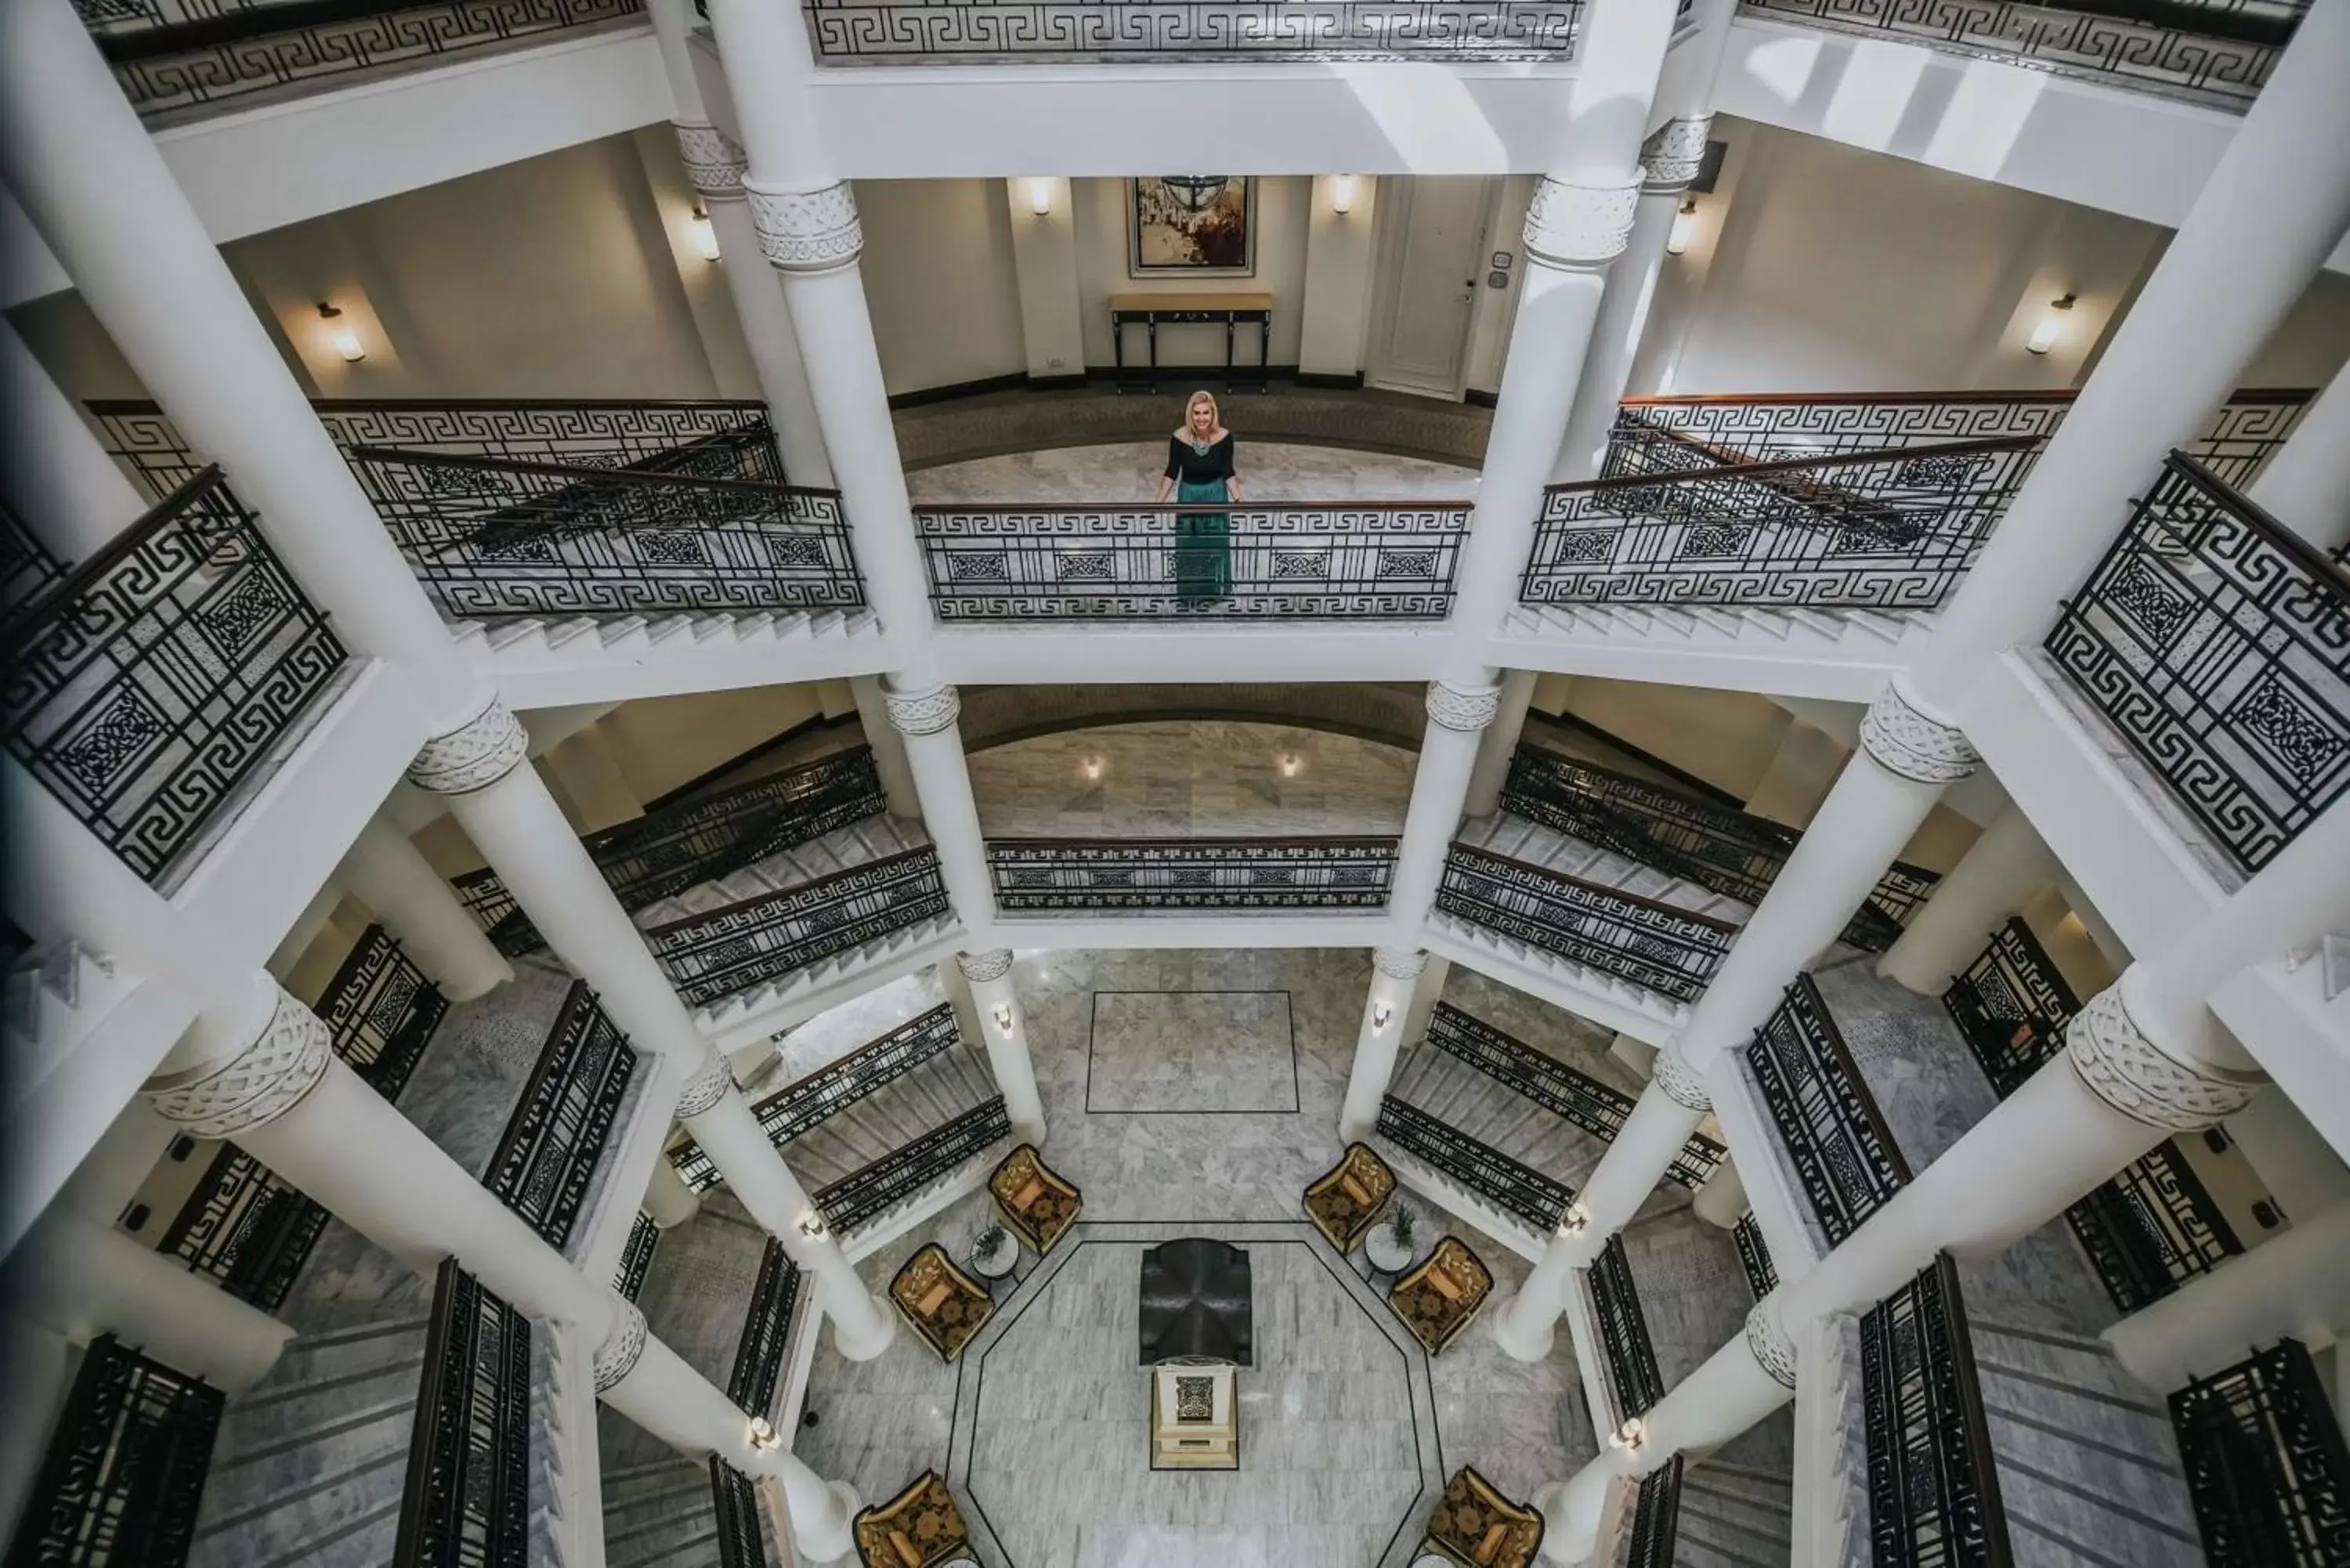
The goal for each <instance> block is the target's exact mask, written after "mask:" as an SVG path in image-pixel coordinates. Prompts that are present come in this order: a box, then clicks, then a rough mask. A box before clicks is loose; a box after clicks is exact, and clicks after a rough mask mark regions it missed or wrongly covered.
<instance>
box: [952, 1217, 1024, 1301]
mask: <svg viewBox="0 0 2350 1568" xmlns="http://www.w3.org/2000/svg"><path fill="white" fill-rule="evenodd" d="M964 1261H965V1262H968V1263H970V1265H971V1272H972V1273H974V1274H977V1275H978V1276H979V1277H980V1280H981V1282H983V1283H984V1284H985V1285H986V1286H987V1293H988V1294H989V1295H993V1294H994V1293H995V1290H996V1287H997V1286H998V1285H1001V1284H1002V1283H1003V1282H1004V1281H1006V1280H1009V1279H1011V1278H1012V1277H1013V1274H1014V1272H1015V1271H1016V1270H1017V1269H1018V1268H1019V1267H1020V1243H1019V1241H1016V1240H1014V1238H1013V1237H1012V1235H1011V1234H1010V1233H1009V1232H1007V1233H1006V1234H1005V1236H1004V1238H1003V1246H1001V1247H998V1248H997V1249H996V1250H995V1251H993V1252H985V1253H983V1252H972V1253H970V1254H968V1255H967V1256H966V1258H965V1260H964Z"/></svg>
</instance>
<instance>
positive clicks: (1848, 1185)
mask: <svg viewBox="0 0 2350 1568" xmlns="http://www.w3.org/2000/svg"><path fill="white" fill-rule="evenodd" d="M1746 1056H1747V1060H1748V1061H1749V1062H1751V1063H1752V1064H1753V1067H1754V1079H1755V1084H1756V1086H1757V1087H1758V1088H1760V1089H1761V1091H1762V1095H1763V1107H1764V1108H1765V1109H1767V1110H1768V1111H1769V1112H1770V1113H1771V1120H1772V1123H1773V1126H1775V1127H1777V1128H1778V1129H1779V1137H1780V1139H1781V1141H1782V1142H1783V1143H1784V1144H1785V1146H1786V1149H1787V1156H1788V1158H1789V1159H1791V1160H1792V1161H1793V1162H1794V1167H1795V1176H1796V1179H1798V1180H1799V1181H1801V1182H1802V1183H1803V1188H1804V1196H1805V1197H1807V1198H1809V1199H1811V1204H1812V1212H1813V1214H1814V1216H1815V1217H1816V1218H1817V1219H1818V1220H1819V1222H1820V1228H1821V1229H1822V1230H1823V1231H1826V1232H1827V1238H1828V1242H1829V1244H1830V1245H1831V1246H1833V1245H1835V1243H1836V1242H1839V1241H1843V1240H1844V1239H1845V1238H1846V1236H1849V1235H1851V1234H1852V1233H1853V1232H1854V1231H1856V1230H1858V1229H1859V1228H1860V1223H1861V1221H1862V1220H1866V1219H1867V1218H1868V1217H1869V1216H1870V1215H1871V1214H1873V1213H1875V1212H1876V1211H1877V1209H1878V1208H1879V1207H1881V1206H1882V1205H1883V1204H1884V1203H1885V1201H1886V1199H1889V1198H1891V1197H1892V1196H1893V1195H1894V1194H1895V1193H1896V1192H1898V1191H1899V1190H1901V1189H1902V1188H1904V1187H1906V1186H1908V1184H1909V1164H1908V1161H1907V1160H1905V1159H1903V1158H1901V1150H1900V1147H1899V1146H1898V1145H1897V1144H1896V1143H1895V1142H1894V1141H1893V1130H1892V1129H1891V1128H1890V1127H1887V1126H1886V1125H1885V1116H1884V1113H1883V1112H1881V1111H1879V1110H1878V1109H1877V1097H1876V1096H1873V1095H1871V1094H1870V1093H1869V1092H1868V1085H1867V1084H1866V1082H1865V1081H1864V1080H1863V1079H1862V1077H1861V1075H1860V1068H1859V1067H1858V1066H1857V1065H1856V1064H1854V1062H1853V1059H1852V1052H1851V1050H1850V1049H1849V1048H1847V1047H1846V1044H1845V1043H1844V1035H1843V1033H1841V1032H1840V1031H1838V1030H1837V1028H1836V1026H1835V1020H1834V1019H1832V1018H1830V1017H1829V1016H1828V1010H1827V1006H1826V1004H1825V1003H1824V1002H1821V1000H1820V992H1819V987H1818V986H1816V985H1814V983H1813V982H1812V977H1811V976H1810V975H1808V974H1799V975H1797V976H1796V977H1795V983H1794V984H1793V985H1791V986H1789V987H1788V988H1787V993H1786V997H1785V999H1784V1000H1783V1001H1782V1002H1780V1003H1779V1010H1778V1011H1777V1012H1773V1014H1772V1015H1771V1020H1770V1022H1769V1023H1765V1024H1763V1027H1762V1028H1760V1029H1758V1030H1756V1031H1755V1032H1754V1039H1753V1043H1752V1044H1750V1045H1748V1046H1747V1048H1746Z"/></svg>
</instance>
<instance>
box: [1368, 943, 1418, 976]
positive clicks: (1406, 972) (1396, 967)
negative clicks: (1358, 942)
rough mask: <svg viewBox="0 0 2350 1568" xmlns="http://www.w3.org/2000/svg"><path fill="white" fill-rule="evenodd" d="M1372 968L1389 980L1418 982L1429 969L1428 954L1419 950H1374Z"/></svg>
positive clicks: (1372, 951) (1372, 952)
mask: <svg viewBox="0 0 2350 1568" xmlns="http://www.w3.org/2000/svg"><path fill="white" fill-rule="evenodd" d="M1371 967H1372V968H1373V969H1375V970H1378V971H1379V972H1380V973H1381V974H1383V975H1385V976H1387V977H1388V979H1389V980H1418V979H1419V977H1420V973H1421V971H1424V970H1426V969H1427V968H1428V954H1427V953H1426V952H1424V951H1422V950H1420V949H1419V948H1373V949H1372V950H1371Z"/></svg>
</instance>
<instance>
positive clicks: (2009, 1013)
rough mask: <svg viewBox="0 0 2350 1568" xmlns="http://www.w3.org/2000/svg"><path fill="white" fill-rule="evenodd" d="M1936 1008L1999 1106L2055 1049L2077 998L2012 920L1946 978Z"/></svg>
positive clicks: (2039, 948) (2043, 952)
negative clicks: (1962, 1041)
mask: <svg viewBox="0 0 2350 1568" xmlns="http://www.w3.org/2000/svg"><path fill="white" fill-rule="evenodd" d="M1942 1005H1943V1006H1944V1007H1946V1008H1948V1009H1949V1010H1950V1017H1951V1019H1952V1020H1953V1021H1954V1022H1955V1023H1957V1024H1958V1026H1959V1033H1960V1034H1963V1035H1964V1036H1966V1042H1967V1048H1968V1049H1969V1050H1970V1051H1972V1052H1973V1053H1974V1057H1975V1061H1976V1063H1977V1064H1979V1065H1980V1066H1981V1068H1982V1070H1983V1076H1984V1077H1986V1078H1989V1079H1990V1080H1991V1092H1992V1093H1994V1094H1996V1095H1997V1096H1999V1097H2000V1098H2001V1099H2002V1100H2003V1099H2005V1098H2007V1096H2010V1095H2012V1094H2013V1093H2015V1091H2016V1090H2018V1089H2020V1088H2022V1086H2023V1080H2025V1079H2026V1078H2029V1077H2030V1076H2032V1075H2033V1073H2035V1072H2037V1071H2039V1068H2040V1064H2042V1063H2043V1062H2045V1061H2046V1060H2048V1058H2049V1057H2050V1056H2051V1055H2052V1054H2054V1052H2055V1050H2056V1048H2057V1046H2058V1045H2060V1044H2063V1042H2064V1025H2065V1024H2066V1023H2069V1022H2070V1021H2071V1019H2072V1017H2073V1014H2074V1013H2076V1012H2080V1011H2081V999H2080V998H2079V997H2077V996H2075V995H2074V994H2073V988H2072V987H2071V986H2070V985H2068V984H2066V983H2065V981H2064V975H2063V974H2061V973H2059V972H2058V971H2057V969H2056V965H2055V962H2054V960H2052V959H2050V958H2049V956H2048V950H2047V949H2045V948H2043V947H2042V946H2041V945H2040V939H2039V938H2038V937H2035V936H2033V934H2032V928H2031V927H2030V926H2027V925H2025V924H2024V923H2023V921H2022V919H2010V920H2009V921H2008V922H2007V924H2005V925H2004V926H2002V927H2001V928H2000V929H1998V930H1997V931H1996V932H1994V933H1992V936H1991V946H1989V947H1987V948H1985V949H1984V950H1983V952H1982V956H1981V958H1979V959H1977V960H1975V961H1974V962H1972V963H1970V964H1969V965H1968V966H1967V971H1966V972H1965V973H1964V974H1960V975H1956V976H1953V977H1952V978H1951V981H1950V989H1949V990H1947V991H1945V992H1942Z"/></svg>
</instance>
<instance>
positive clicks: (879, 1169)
mask: <svg viewBox="0 0 2350 1568" xmlns="http://www.w3.org/2000/svg"><path fill="white" fill-rule="evenodd" d="M1011 1136H1012V1117H1011V1116H1010V1115H1009V1113H1007V1112H1006V1111H1005V1110H1004V1108H1003V1096H1001V1095H993V1096H989V1097H988V1098H987V1099H985V1100H983V1101H982V1102H981V1103H980V1104H978V1105H976V1106H972V1108H971V1109H969V1110H967V1111H965V1112H963V1113H962V1115H961V1116H957V1117H955V1118H954V1119H953V1120H952V1121H951V1122H946V1123H944V1124H942V1125H941V1126H939V1127H932V1128H931V1130H930V1131H929V1132H926V1133H924V1134H923V1135H922V1136H921V1137H918V1138H916V1139H915V1140H914V1141H913V1142H911V1143H910V1144H908V1145H906V1146H905V1147H902V1148H899V1149H896V1150H893V1151H892V1152H890V1153H889V1154H886V1155H884V1156H882V1157H881V1158H879V1159H877V1160H875V1161H874V1162H873V1163H872V1164H871V1165H868V1166H867V1167H866V1168H864V1169H862V1170H859V1171H855V1172H853V1173H851V1174H850V1175H847V1176H844V1177H842V1178H841V1179H839V1180H838V1181H836V1182H834V1183H833V1184H832V1185H831V1186H829V1187H827V1188H826V1189H823V1190H822V1191H821V1192H818V1193H817V1194H816V1207H817V1208H818V1209H820V1210H823V1211H824V1219H825V1223H826V1224H827V1225H829V1226H831V1227H832V1229H833V1230H834V1231H836V1232H847V1231H854V1230H855V1229H857V1227H858V1226H859V1225H862V1224H864V1223H865V1221H867V1220H870V1219H872V1218H873V1217H874V1216H875V1215H877V1214H882V1213H887V1212H888V1211H889V1210H891V1209H894V1208H896V1207H897V1206H898V1205H899V1203H902V1202H904V1201H905V1200H906V1199H909V1198H911V1197H913V1196H914V1195H915V1194H916V1193H918V1192H920V1191H921V1190H922V1189H924V1188H927V1187H929V1186H931V1184H932V1183H934V1182H937V1181H939V1180H941V1179H943V1178H945V1177H947V1176H950V1175H951V1174H952V1173H953V1172H955V1171H956V1170H958V1169H960V1168H962V1164H963V1162H964V1161H965V1160H968V1159H970V1158H972V1156H974V1155H976V1154H978V1153H979V1152H980V1151H981V1150H983V1149H984V1148H986V1147H988V1146H989V1145H991V1144H993V1143H996V1142H998V1141H999V1140H1001V1139H1003V1138H1007V1137H1011Z"/></svg>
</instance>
